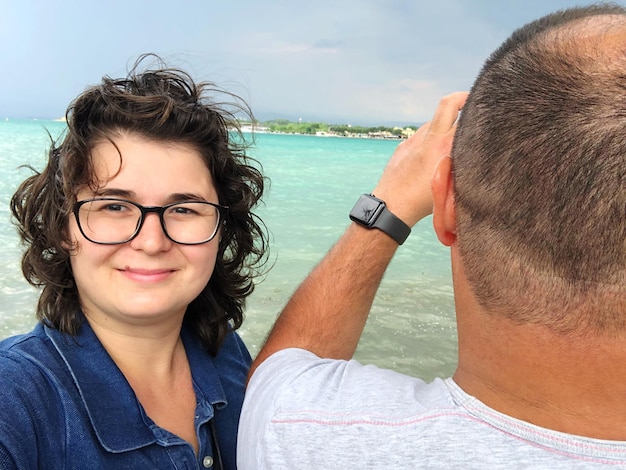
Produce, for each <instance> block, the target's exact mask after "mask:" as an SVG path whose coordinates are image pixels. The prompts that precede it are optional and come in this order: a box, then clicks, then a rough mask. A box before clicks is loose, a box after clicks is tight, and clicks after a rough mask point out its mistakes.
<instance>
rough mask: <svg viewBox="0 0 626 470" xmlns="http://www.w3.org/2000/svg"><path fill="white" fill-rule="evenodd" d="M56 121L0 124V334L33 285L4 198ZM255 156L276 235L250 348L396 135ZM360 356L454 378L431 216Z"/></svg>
mask: <svg viewBox="0 0 626 470" xmlns="http://www.w3.org/2000/svg"><path fill="white" fill-rule="evenodd" d="M63 127H64V124H63V123H59V122H54V121H0V171H2V175H3V177H2V180H1V181H0V255H1V256H0V263H1V264H0V337H6V336H9V335H12V334H16V333H19V332H23V331H26V330H28V329H30V328H31V327H32V326H33V325H34V322H35V320H34V309H35V305H36V302H37V292H36V291H35V289H33V288H31V287H30V286H29V285H28V284H27V283H26V281H24V280H23V278H22V276H21V272H20V266H19V264H20V250H21V249H20V246H19V242H18V238H17V234H16V231H15V227H14V226H13V225H12V224H11V221H10V215H9V209H8V203H9V200H10V198H11V195H12V193H13V191H14V190H15V188H16V187H17V185H18V184H19V182H20V181H21V180H22V179H24V178H25V177H26V176H27V175H28V174H29V172H28V171H27V170H24V169H19V168H18V167H19V166H20V165H23V164H30V165H32V166H34V167H36V168H41V167H42V166H43V164H44V162H45V159H46V150H47V145H48V136H47V134H46V129H48V131H49V132H50V133H51V134H52V135H53V136H54V137H56V136H58V135H59V133H60V132H61V131H62V130H63ZM255 138H256V146H255V148H254V149H253V150H252V152H251V153H252V155H253V156H254V157H255V158H257V159H258V160H259V161H260V162H261V164H262V165H263V169H264V173H265V174H266V175H267V176H268V177H269V178H270V180H271V185H270V187H269V189H268V191H267V195H266V197H265V199H264V200H265V204H264V205H263V206H262V207H260V208H259V210H258V214H259V215H260V216H261V217H262V218H263V220H264V221H265V223H266V225H267V226H268V228H269V230H270V232H271V245H270V247H271V253H270V261H271V263H272V264H273V267H272V269H271V270H270V271H269V272H268V273H267V275H266V276H265V279H264V280H263V281H262V282H260V283H259V284H258V285H257V288H256V291H255V292H254V294H253V295H252V296H251V297H250V299H249V301H248V306H247V309H246V321H245V322H244V326H243V327H242V329H241V335H242V337H243V338H244V341H245V342H246V344H247V345H248V347H249V348H250V350H251V352H252V354H253V355H254V354H255V353H256V352H257V351H258V349H259V347H260V346H261V344H262V342H263V339H264V338H265V336H266V335H267V332H268V331H269V328H270V327H271V325H272V323H273V321H274V319H275V317H276V315H277V314H278V312H279V311H280V309H281V308H282V306H283V305H284V304H285V302H286V301H287V300H288V298H289V296H290V295H291V293H292V292H293V290H294V289H295V288H296V287H297V285H298V284H299V282H300V281H301V280H302V279H303V278H304V277H305V276H306V274H307V273H308V272H309V271H310V269H311V268H312V267H313V266H314V265H315V264H316V263H317V262H318V261H319V260H320V259H321V258H322V256H323V255H324V253H325V252H326V251H327V250H328V249H329V248H330V247H331V246H332V244H333V243H334V242H335V241H336V240H337V238H338V237H339V236H340V235H341V233H342V232H343V230H344V229H345V228H346V226H347V225H348V223H349V220H348V217H347V214H348V212H349V210H350V208H351V207H352V205H353V204H354V202H355V201H356V199H357V198H358V196H359V195H360V194H361V193H364V192H368V191H370V190H371V189H372V188H373V187H374V185H375V184H376V182H377V180H378V177H379V175H380V173H381V171H382V169H383V168H384V166H385V164H386V162H387V160H388V158H389V156H390V155H391V154H392V153H393V150H394V149H395V147H396V146H397V144H398V142H397V141H384V140H369V139H344V138H334V137H314V136H298V135H276V134H257V135H256V137H255ZM356 358H357V359H359V360H361V361H363V362H368V363H373V364H377V365H379V366H382V367H388V368H392V369H394V370H397V371H400V372H404V373H409V374H413V375H420V376H422V377H424V378H432V377H435V376H444V375H449V374H451V373H452V372H453V370H454V367H455V364H456V328H455V320H454V306H453V299H452V285H451V279H450V267H449V260H448V252H447V250H446V249H445V247H443V246H441V245H440V244H439V243H438V241H437V239H436V237H435V236H434V233H433V231H432V225H431V220H430V219H426V220H424V221H422V222H420V224H418V226H417V227H415V228H414V229H413V233H412V234H411V236H410V237H409V239H408V240H407V241H406V242H405V244H404V245H403V246H402V247H400V249H399V250H398V252H397V254H396V257H395V258H394V260H393V262H392V264H391V266H390V268H389V270H388V271H387V274H386V276H385V279H384V280H383V283H382V285H381V288H380V290H379V292H378V295H377V297H376V300H375V303H374V306H373V308H372V312H371V315H370V318H369V320H368V323H367V325H366V328H365V332H364V334H363V337H362V339H361V342H360V344H359V348H358V350H357V354H356Z"/></svg>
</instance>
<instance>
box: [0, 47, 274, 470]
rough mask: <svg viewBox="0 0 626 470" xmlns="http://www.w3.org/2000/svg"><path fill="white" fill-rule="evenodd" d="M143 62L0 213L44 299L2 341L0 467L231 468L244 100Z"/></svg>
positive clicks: (83, 116) (80, 105)
mask: <svg viewBox="0 0 626 470" xmlns="http://www.w3.org/2000/svg"><path fill="white" fill-rule="evenodd" d="M145 60H146V57H142V58H141V59H140V60H139V61H138V63H137V65H136V66H135V67H134V68H133V70H132V71H131V72H130V74H129V76H128V77H126V78H124V79H117V80H114V79H111V78H108V77H104V78H103V81H102V83H101V84H100V85H98V86H94V87H91V88H89V89H87V90H86V91H85V92H84V93H82V94H81V95H80V96H79V97H78V98H77V99H76V100H75V101H74V102H73V103H72V104H71V105H70V107H69V108H68V111H67V114H66V118H67V132H66V134H65V135H64V138H63V139H62V141H61V142H60V143H58V145H57V144H55V143H53V144H52V146H51V150H50V156H49V161H48V164H47V166H46V167H45V169H44V170H43V171H42V172H41V173H38V172H35V174H34V175H32V176H30V177H29V178H28V179H26V180H25V181H24V182H23V183H22V184H21V185H20V187H19V188H18V190H17V192H16V193H15V194H14V196H13V199H12V201H11V209H12V212H13V215H14V217H15V219H16V221H17V226H18V229H19V232H20V236H21V238H22V241H23V242H24V244H25V245H26V251H25V253H24V256H23V260H22V269H23V272H24V275H25V277H26V279H27V280H28V281H29V282H30V283H31V284H33V285H36V286H40V287H42V288H43V290H42V293H41V297H40V299H39V304H38V308H37V317H38V319H39V320H40V322H39V324H38V325H37V326H36V327H35V329H34V330H33V331H32V332H30V333H27V334H25V335H20V336H17V337H13V338H9V339H7V340H5V341H3V342H2V343H0V374H1V375H2V377H3V379H2V380H3V384H2V386H1V387H0V399H2V403H3V406H2V407H0V467H1V468H3V469H4V468H20V469H24V468H47V469H53V468H115V469H118V468H119V469H121V468H129V469H130V468H132V469H138V468H159V469H164V468H177V469H180V468H235V466H236V465H235V448H236V432H237V425H238V420H239V412H240V409H241V403H242V400H243V392H244V383H245V379H246V374H247V371H248V367H249V364H250V355H249V353H248V351H247V350H246V348H245V346H244V344H243V343H242V341H241V339H240V338H239V337H238V336H237V334H236V333H235V332H234V330H236V329H237V328H238V327H239V326H240V325H241V322H242V319H243V307H244V303H245V298H246V297H247V296H248V295H249V294H250V293H251V292H252V290H253V283H252V281H253V278H254V276H255V275H256V274H257V273H258V268H260V267H261V266H262V265H263V262H264V261H265V259H266V258H265V248H266V241H267V237H266V234H265V231H264V228H263V224H262V222H260V220H259V219H257V218H256V217H255V216H254V215H253V214H252V213H251V209H252V208H253V207H254V206H255V205H256V204H257V202H258V201H259V199H260V198H261V196H262V193H263V183H264V179H263V176H262V175H261V173H260V172H259V170H258V169H257V168H255V166H253V163H254V162H253V161H251V160H250V159H249V158H248V157H247V156H246V155H245V147H244V146H243V144H242V143H243V140H242V139H241V134H240V133H237V132H235V133H232V132H230V131H231V129H238V128H237V127H236V121H235V118H234V116H233V114H231V111H229V110H238V111H241V110H243V111H246V110H247V109H248V108H247V107H246V106H245V104H242V102H241V100H239V99H238V98H236V97H233V95H228V96H229V97H230V98H231V99H232V98H234V99H235V107H234V108H233V107H232V106H233V105H232V104H224V105H218V104H216V101H215V100H216V99H217V96H220V95H223V94H224V92H220V90H217V89H216V88H215V87H214V86H213V85H211V84H208V83H199V84H195V83H194V82H193V80H192V79H191V77H190V76H189V75H187V74H186V73H184V72H182V71H180V70H175V69H165V68H162V67H159V68H156V69H146V70H144V71H143V72H141V71H140V70H139V67H140V66H141V64H143V63H145ZM248 115H249V113H248Z"/></svg>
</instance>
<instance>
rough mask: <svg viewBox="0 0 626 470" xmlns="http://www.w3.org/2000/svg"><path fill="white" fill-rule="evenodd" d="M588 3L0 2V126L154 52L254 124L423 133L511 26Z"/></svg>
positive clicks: (49, 109)
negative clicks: (213, 87)
mask: <svg viewBox="0 0 626 470" xmlns="http://www.w3.org/2000/svg"><path fill="white" fill-rule="evenodd" d="M587 3H589V1H588V0H587V1H585V0H578V1H577V0H315V1H307V2H304V1H298V0H264V1H261V0H256V1H255V0H232V1H228V0H221V1H215V0H169V1H164V0H152V1H148V0H145V1H140V0H108V1H106V2H105V1H95V0H57V1H50V0H0V90H2V91H1V92H0V118H3V117H9V118H39V119H52V118H58V117H61V116H63V115H64V114H65V109H66V108H67V106H68V104H69V103H70V102H71V101H72V99H74V98H75V97H76V96H77V95H78V94H80V93H81V92H82V91H83V90H84V89H85V88H86V87H87V86H89V85H94V84H97V83H98V82H99V81H100V79H101V77H102V76H104V75H108V76H110V77H115V78H117V77H123V76H125V75H126V72H127V70H128V69H129V68H130V66H131V65H132V64H133V62H134V61H135V59H136V58H137V57H138V56H139V55H140V54H142V53H147V52H152V53H156V54H158V55H159V56H161V57H162V58H163V59H164V60H165V62H166V64H167V65H170V66H173V67H179V68H182V69H184V70H186V71H187V72H189V73H190V74H191V75H192V76H193V77H194V79H196V80H198V81H201V80H207V81H212V82H215V83H217V84H218V85H220V86H221V87H222V88H225V89H227V90H228V91H231V92H233V93H235V94H237V95H239V96H241V97H242V98H243V99H244V100H245V101H246V102H248V103H249V105H250V106H251V108H252V111H253V113H254V114H255V116H256V117H257V119H259V120H269V119H276V118H283V119H289V120H292V121H296V120H298V119H302V120H303V121H323V122H327V123H330V124H352V125H363V126H374V125H410V124H419V123H422V122H425V121H427V120H429V119H430V117H431V114H432V112H433V111H434V109H435V107H436V105H437V102H438V101H439V98H440V97H441V96H443V95H445V94H448V93H450V92H453V91H457V90H467V89H469V88H470V86H471V84H472V82H473V80H474V78H475V77H476V75H477V74H478V72H479V70H480V67H481V66H482V63H483V62H484V60H485V59H486V58H487V57H488V55H489V54H490V53H491V52H492V51H493V50H495V49H496V48H497V47H498V46H499V45H500V44H501V43H502V42H503V41H504V40H505V39H506V38H507V37H508V36H509V35H510V34H511V33H512V32H513V31H514V30H515V29H516V28H518V27H520V26H522V25H524V24H525V23H528V22H529V21H532V20H534V19H537V18H539V17H541V16H543V15H545V14H547V13H551V12H553V11H556V10H559V9H562V8H568V7H571V6H576V5H584V4H587ZM618 3H620V4H622V5H624V4H625V3H626V0H622V1H619V2H618Z"/></svg>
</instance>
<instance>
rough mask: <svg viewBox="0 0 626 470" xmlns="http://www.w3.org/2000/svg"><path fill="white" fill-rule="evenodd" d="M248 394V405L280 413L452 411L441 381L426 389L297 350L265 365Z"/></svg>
mask: <svg viewBox="0 0 626 470" xmlns="http://www.w3.org/2000/svg"><path fill="white" fill-rule="evenodd" d="M247 394H249V395H250V398H249V399H250V401H253V400H254V398H253V397H254V396H256V397H257V399H262V400H264V401H265V402H268V404H269V401H271V402H273V404H278V403H279V404H280V405H279V406H280V409H281V410H282V411H286V410H289V409H293V410H302V409H303V408H307V407H308V409H309V410H312V409H316V408H317V409H321V410H336V411H337V412H341V414H345V413H355V414H367V413H369V411H368V410H367V408H369V407H375V408H376V411H377V413H378V414H380V415H381V416H382V415H385V416H389V417H390V419H403V417H405V416H415V414H419V413H422V412H424V411H426V410H428V409H430V408H441V407H444V408H445V407H454V406H455V404H454V401H453V399H452V396H451V394H450V391H449V388H448V387H447V386H446V384H445V381H443V380H441V379H437V380H435V381H433V382H431V383H426V382H425V381H423V380H421V379H419V378H416V377H411V376H408V375H405V374H401V373H398V372H395V371H392V370H389V369H382V368H379V367H376V366H374V365H363V364H361V363H359V362H358V361H355V360H349V361H345V360H334V359H323V358H319V357H317V356H316V355H314V354H312V353H311V352H308V351H305V350H301V349H285V350H283V351H279V352H277V353H275V354H273V355H272V356H270V357H269V358H268V359H266V360H265V361H264V362H263V363H262V364H261V365H260V366H259V368H258V369H257V370H256V371H255V373H254V374H253V376H252V378H251V380H250V383H249V385H248V391H247ZM307 405H310V406H307Z"/></svg>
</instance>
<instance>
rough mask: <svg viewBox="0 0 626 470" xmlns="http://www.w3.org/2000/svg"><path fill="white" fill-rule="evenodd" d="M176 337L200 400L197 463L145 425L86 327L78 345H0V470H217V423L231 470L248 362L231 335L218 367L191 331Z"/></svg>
mask: <svg viewBox="0 0 626 470" xmlns="http://www.w3.org/2000/svg"><path fill="white" fill-rule="evenodd" d="M181 337H182V339H183V344H184V345H185V350H186V352H187V357H188V360H189V364H190V366H191V374H192V377H193V386H194V389H195V392H196V399H197V406H196V430H197V434H198V441H199V445H200V447H199V449H200V451H199V454H198V455H197V456H196V455H195V453H194V451H193V448H192V447H191V445H190V444H188V443H187V442H186V441H184V440H182V439H181V438H179V437H178V436H176V435H174V434H172V433H170V432H168V431H166V430H165V429H163V428H160V427H159V426H157V425H156V424H155V423H154V422H153V421H152V420H151V419H150V418H149V417H148V416H147V415H146V413H145V411H144V409H143V407H142V406H141V405H140V404H139V401H138V400H137V398H136V396H135V394H134V392H133V390H132V389H131V387H130V385H129V384H128V382H127V381H126V379H125V378H124V376H123V375H122V373H121V371H120V370H119V369H118V368H117V366H116V365H115V363H114V362H113V360H112V359H111V357H110V356H109V355H108V353H107V352H106V350H105V349H104V347H103V346H102V344H101V343H100V341H99V340H98V338H97V337H96V335H95V334H94V332H93V330H92V329H91V327H90V326H89V324H88V323H87V322H84V325H83V326H82V328H81V329H80V331H79V334H78V335H77V336H75V337H72V336H68V335H66V334H63V333H60V332H59V331H58V330H56V329H53V328H49V327H47V326H44V325H41V324H39V325H38V326H37V327H35V329H34V330H33V331H32V332H30V333H27V334H24V335H20V336H15V337H12V338H8V339H6V340H4V341H2V342H0V468H2V469H3V470H4V469H20V470H22V469H50V470H54V469H116V470H119V469H133V470H135V469H168V468H172V469H174V468H175V469H198V468H200V469H202V468H215V467H213V466H211V465H210V464H211V461H212V456H213V449H212V445H211V432H210V427H209V420H210V419H211V418H213V417H214V415H215V419H214V423H215V427H216V429H217V432H216V434H217V439H218V443H219V448H220V452H221V456H222V461H223V464H224V468H225V469H234V468H236V462H235V459H236V437H237V426H238V423H239V413H240V411H241V405H242V402H243V394H244V385H245V380H246V375H247V372H248V368H249V366H250V362H251V359H250V354H249V353H248V350H247V349H246V347H245V346H244V344H243V342H242V341H241V339H240V338H239V336H238V335H237V334H236V333H234V332H233V333H231V334H229V335H228V336H227V338H226V340H225V342H224V344H223V346H222V348H221V349H220V351H219V353H218V355H217V356H216V357H211V356H210V355H209V354H208V353H206V352H205V350H204V349H203V347H202V345H201V343H200V341H199V339H198V338H197V337H196V335H195V334H193V333H192V332H191V331H190V330H187V329H186V328H183V331H182V333H181Z"/></svg>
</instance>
